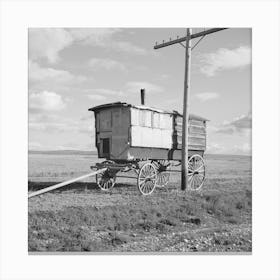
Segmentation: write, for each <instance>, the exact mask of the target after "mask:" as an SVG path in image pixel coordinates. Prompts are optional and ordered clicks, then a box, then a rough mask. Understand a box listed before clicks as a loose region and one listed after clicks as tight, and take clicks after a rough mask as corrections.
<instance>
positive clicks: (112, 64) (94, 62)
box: [88, 58, 126, 71]
mask: <svg viewBox="0 0 280 280" xmlns="http://www.w3.org/2000/svg"><path fill="white" fill-rule="evenodd" d="M88 65H89V66H90V67H91V68H92V69H95V70H96V69H98V68H99V69H100V68H103V69H105V70H112V69H117V70H121V71H124V70H126V67H125V65H124V64H122V63H121V62H119V61H116V60H113V59H108V58H92V59H90V60H89V62H88Z"/></svg>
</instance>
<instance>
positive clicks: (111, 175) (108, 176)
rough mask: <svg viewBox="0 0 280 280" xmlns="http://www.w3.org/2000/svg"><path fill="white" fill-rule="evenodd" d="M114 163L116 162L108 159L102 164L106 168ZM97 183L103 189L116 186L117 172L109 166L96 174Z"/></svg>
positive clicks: (106, 189)
mask: <svg viewBox="0 0 280 280" xmlns="http://www.w3.org/2000/svg"><path fill="white" fill-rule="evenodd" d="M113 163H114V162H113V161H111V160H106V161H104V162H102V163H101V164H102V167H103V168H104V167H106V166H109V165H110V164H113ZM96 183H97V185H98V187H99V188H100V189H101V190H102V191H108V190H110V189H111V188H113V187H114V185H115V183H116V172H113V170H110V167H108V168H107V170H105V171H103V172H101V173H99V174H97V175H96Z"/></svg>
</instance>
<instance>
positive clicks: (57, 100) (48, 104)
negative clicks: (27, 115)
mask: <svg viewBox="0 0 280 280" xmlns="http://www.w3.org/2000/svg"><path fill="white" fill-rule="evenodd" d="M65 107H66V103H65V101H64V100H63V98H62V97H61V95H59V94H57V93H55V92H49V91H43V92H40V93H32V94H30V95H29V110H30V112H33V113H34V112H40V111H59V110H62V109H64V108H65Z"/></svg>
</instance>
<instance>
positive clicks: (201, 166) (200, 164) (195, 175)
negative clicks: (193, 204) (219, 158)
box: [188, 155, 205, 190]
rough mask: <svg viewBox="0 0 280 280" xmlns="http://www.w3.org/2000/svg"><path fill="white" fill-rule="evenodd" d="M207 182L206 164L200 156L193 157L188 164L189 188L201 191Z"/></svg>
mask: <svg viewBox="0 0 280 280" xmlns="http://www.w3.org/2000/svg"><path fill="white" fill-rule="evenodd" d="M204 180H205V163H204V160H203V158H202V157H201V156H200V155H193V156H191V157H190V159H189V164H188V187H189V189H191V190H199V189H200V188H201V187H202V186H203V183H204Z"/></svg>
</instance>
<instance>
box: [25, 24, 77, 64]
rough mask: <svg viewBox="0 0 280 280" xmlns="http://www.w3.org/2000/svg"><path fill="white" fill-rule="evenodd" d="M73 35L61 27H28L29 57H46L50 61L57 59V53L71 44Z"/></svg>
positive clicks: (53, 61)
mask: <svg viewBox="0 0 280 280" xmlns="http://www.w3.org/2000/svg"><path fill="white" fill-rule="evenodd" d="M72 42H73V37H72V36H71V34H70V33H69V32H67V31H66V30H64V29H62V28H30V29H29V33H28V52H29V58H30V59H33V60H35V59H39V58H42V57H46V58H47V60H48V61H49V62H50V63H55V62H57V60H58V59H59V56H58V53H59V52H60V51H61V50H63V49H64V48H66V47H68V46H69V45H71V44H72Z"/></svg>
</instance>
